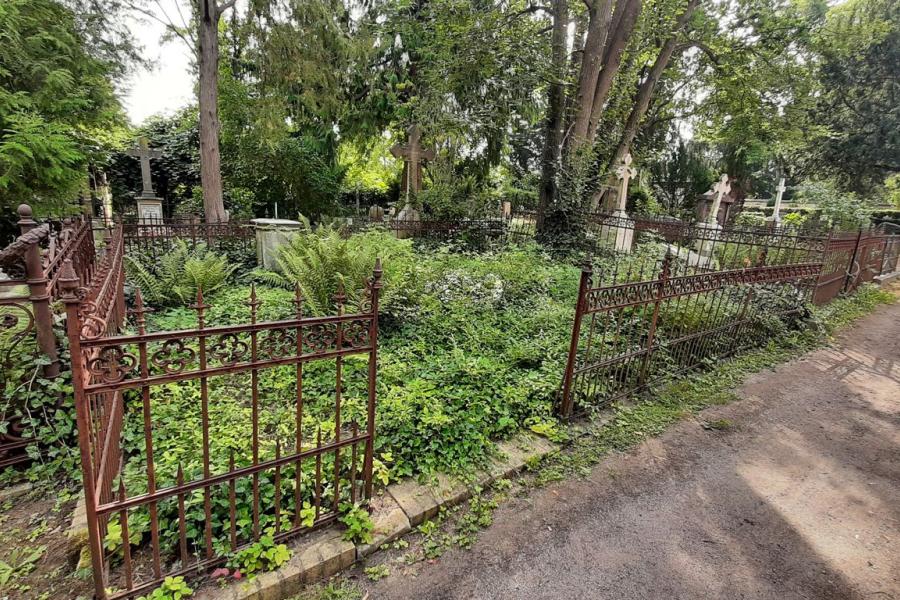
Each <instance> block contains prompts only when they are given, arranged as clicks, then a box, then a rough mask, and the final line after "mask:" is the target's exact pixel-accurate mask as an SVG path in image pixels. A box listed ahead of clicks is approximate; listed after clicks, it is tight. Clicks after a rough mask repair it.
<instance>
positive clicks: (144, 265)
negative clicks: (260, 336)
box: [125, 239, 236, 306]
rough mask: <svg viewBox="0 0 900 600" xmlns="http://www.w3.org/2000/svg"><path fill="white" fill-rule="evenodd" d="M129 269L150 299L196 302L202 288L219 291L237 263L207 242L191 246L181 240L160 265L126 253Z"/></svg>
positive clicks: (134, 282)
mask: <svg viewBox="0 0 900 600" xmlns="http://www.w3.org/2000/svg"><path fill="white" fill-rule="evenodd" d="M125 268H126V271H127V273H128V278H129V279H130V280H131V283H132V284H133V285H134V286H135V287H137V288H140V290H141V294H142V295H143V297H144V299H145V300H146V301H148V302H150V303H151V304H160V305H165V306H170V305H173V304H177V303H186V302H192V301H194V300H195V299H196V298H197V290H199V289H202V290H203V292H204V293H205V294H210V293H212V292H215V291H216V290H218V289H219V288H221V287H222V286H223V285H225V283H226V282H227V281H228V278H229V277H231V275H232V273H234V270H235V268H236V266H235V265H229V264H228V259H227V258H226V257H225V256H222V255H219V254H216V253H214V252H211V251H209V250H208V249H207V248H206V245H205V244H203V243H198V244H197V245H195V246H193V247H191V246H190V245H189V244H188V243H187V242H186V241H184V240H181V239H179V240H176V241H175V246H174V247H173V248H172V250H170V251H169V252H167V253H166V254H165V255H163V256H162V257H161V258H160V259H159V263H158V264H157V265H152V266H151V263H150V261H149V260H148V259H146V258H140V257H134V256H126V257H125Z"/></svg>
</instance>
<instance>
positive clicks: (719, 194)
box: [697, 173, 731, 266]
mask: <svg viewBox="0 0 900 600" xmlns="http://www.w3.org/2000/svg"><path fill="white" fill-rule="evenodd" d="M712 191H713V194H715V195H714V196H713V203H712V206H711V207H710V209H709V214H708V215H707V216H706V223H697V227H699V228H700V229H701V233H702V234H703V235H702V239H700V240H699V241H698V243H697V252H698V253H699V254H700V256H701V257H702V261H701V266H712V265H713V263H714V262H715V256H714V255H713V250H714V248H715V246H716V240H717V239H718V237H719V232H720V231H722V226H721V225H719V221H718V217H719V207H720V206H722V198H724V197H725V194H727V193H729V192H730V191H731V183H729V181H728V175H727V174H726V173H723V174H722V177H720V178H719V181H718V182H717V183H716V185H714V186H713V189H712Z"/></svg>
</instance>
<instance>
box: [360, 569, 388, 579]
mask: <svg viewBox="0 0 900 600" xmlns="http://www.w3.org/2000/svg"><path fill="white" fill-rule="evenodd" d="M363 573H365V574H366V577H368V578H369V581H378V580H379V579H384V578H385V577H387V576H388V575H390V574H391V570H390V569H389V568H388V566H387V565H375V566H373V567H367V568H365V569H363Z"/></svg>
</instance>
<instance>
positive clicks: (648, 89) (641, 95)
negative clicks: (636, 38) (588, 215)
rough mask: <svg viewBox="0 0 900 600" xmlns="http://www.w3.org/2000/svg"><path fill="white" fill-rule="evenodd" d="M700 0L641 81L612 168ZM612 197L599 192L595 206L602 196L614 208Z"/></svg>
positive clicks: (686, 12) (627, 144)
mask: <svg viewBox="0 0 900 600" xmlns="http://www.w3.org/2000/svg"><path fill="white" fill-rule="evenodd" d="M698 2H699V0H690V1H689V2H688V5H687V7H686V8H685V9H684V12H683V13H681V15H679V16H678V20H677V21H676V22H675V27H674V28H673V29H672V35H670V36H669V37H668V38H667V39H666V41H665V42H664V43H663V46H662V48H661V49H660V51H659V54H658V55H657V56H656V61H654V63H653V66H652V67H650V72H649V73H648V74H647V78H646V79H644V81H643V82H642V83H641V86H640V88H638V94H637V98H635V101H634V106H632V108H631V113H630V114H629V115H628V120H627V121H626V122H625V129H624V130H623V131H622V137H621V138H620V139H619V145H618V146H617V147H616V151H615V153H614V154H613V156H612V159H611V160H610V161H609V162H608V163H607V164H608V165H609V167H610V169H612V168H613V167H615V165H617V164H619V162H620V161H621V160H622V158H623V157H624V156H625V155H626V154H627V153H628V151H629V149H630V148H631V143H632V142H633V141H634V138H635V136H636V135H637V132H638V129H639V128H640V125H641V121H642V120H643V118H644V115H645V114H646V113H647V108H649V107H650V100H651V99H652V98H653V90H654V88H656V84H657V83H659V79H660V77H662V74H663V71H665V70H666V67H667V66H669V61H670V60H671V59H672V54H674V52H675V48H676V46H677V44H678V36H679V33H680V32H681V30H682V29H684V26H685V24H686V23H687V22H688V19H690V18H691V14H693V12H694V9H695V8H697V4H698ZM610 197H611V194H603V193H602V192H599V195H595V197H594V206H595V207H596V206H598V205H599V204H600V201H601V198H602V199H603V200H602V202H603V210H604V211H608V210H610V209H611V208H612V207H611V206H610V203H611V202H610Z"/></svg>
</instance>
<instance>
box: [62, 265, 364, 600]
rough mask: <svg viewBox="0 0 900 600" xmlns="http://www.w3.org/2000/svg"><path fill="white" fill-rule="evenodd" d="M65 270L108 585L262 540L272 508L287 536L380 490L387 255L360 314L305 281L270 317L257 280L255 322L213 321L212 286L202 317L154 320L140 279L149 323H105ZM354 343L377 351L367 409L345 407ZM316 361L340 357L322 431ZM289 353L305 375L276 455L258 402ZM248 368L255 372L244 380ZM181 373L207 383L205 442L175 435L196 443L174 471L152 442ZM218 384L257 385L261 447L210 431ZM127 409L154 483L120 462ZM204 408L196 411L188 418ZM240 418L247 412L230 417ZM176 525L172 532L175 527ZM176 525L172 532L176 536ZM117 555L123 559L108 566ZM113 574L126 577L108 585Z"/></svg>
mask: <svg viewBox="0 0 900 600" xmlns="http://www.w3.org/2000/svg"><path fill="white" fill-rule="evenodd" d="M67 266H68V265H67ZM60 282H61V284H62V285H63V289H64V290H65V291H66V296H65V301H66V304H67V313H68V320H69V323H68V335H69V340H70V345H71V349H72V356H73V384H74V389H75V400H76V408H77V418H78V434H79V447H80V450H81V455H82V469H83V478H84V482H85V499H86V506H87V522H88V530H89V531H88V533H89V538H90V549H91V559H92V568H93V573H94V583H95V594H96V597H97V598H101V599H105V598H126V597H132V596H135V595H137V594H140V593H144V592H146V591H148V590H150V589H152V588H154V587H156V586H157V585H159V584H160V583H161V582H162V581H163V579H164V577H165V576H171V575H186V574H195V575H199V574H202V573H204V572H205V570H206V569H208V568H210V567H212V566H215V565H217V564H221V563H222V562H224V561H225V560H226V558H227V556H226V554H228V553H231V552H235V551H238V550H240V549H241V548H242V547H245V546H247V545H249V544H252V543H254V542H256V541H258V540H259V539H260V536H261V535H263V534H264V533H265V532H264V531H262V523H263V521H265V522H267V523H268V522H272V523H273V524H274V525H273V530H272V532H271V533H272V535H273V536H274V538H275V539H276V540H281V539H284V538H287V537H289V536H292V535H295V534H298V533H301V532H304V531H308V530H310V529H312V528H315V527H319V526H322V525H324V524H326V523H330V522H332V521H334V520H335V519H337V517H338V516H339V513H338V510H339V504H340V503H341V502H343V501H345V500H346V501H350V502H356V501H357V500H360V499H363V498H369V497H371V495H372V467H373V443H374V435H375V422H374V419H375V378H376V360H377V347H378V343H377V339H378V295H379V290H380V288H381V266H380V264H376V267H375V271H374V273H373V276H372V278H371V279H370V280H369V281H368V283H367V285H366V290H365V298H366V300H365V301H364V303H363V306H362V307H361V309H360V312H357V313H354V314H344V308H343V306H344V301H345V296H344V294H343V291H340V290H339V291H338V294H337V296H336V297H335V303H336V306H337V314H335V315H334V316H327V317H306V316H304V314H303V298H302V297H301V295H300V293H299V290H297V292H296V294H295V299H294V304H295V314H294V318H291V319H285V320H280V321H265V322H258V321H257V314H258V307H259V306H260V304H261V302H260V301H259V300H258V299H257V296H256V293H255V290H254V291H251V294H250V297H249V299H248V302H247V305H248V307H249V311H250V312H249V315H250V316H249V323H245V324H240V325H228V326H213V327H210V326H207V324H206V316H205V315H206V311H207V310H208V309H209V308H210V306H209V305H208V304H206V302H205V301H204V298H203V295H202V292H201V293H198V296H197V301H196V303H195V304H194V305H193V306H192V307H191V308H192V309H193V310H194V311H196V314H197V326H196V327H195V328H194V329H190V330H181V331H158V332H148V331H147V329H146V314H147V312H148V309H147V308H146V307H145V306H144V304H143V301H142V299H141V296H140V292H138V294H137V297H136V305H135V309H134V311H133V316H134V321H135V323H136V327H137V333H135V334H129V335H104V333H103V332H100V329H101V328H99V327H97V326H95V325H91V324H90V323H88V322H86V321H85V320H84V318H83V316H84V315H83V312H82V311H81V310H80V306H81V304H82V302H81V301H80V297H81V296H82V293H81V292H79V290H78V281H77V278H76V277H74V276H73V273H72V272H71V269H69V270H67V271H66V273H65V276H64V277H62V278H61V279H60ZM98 332H99V333H98ZM354 355H361V356H363V357H365V358H366V360H367V361H368V369H367V383H366V409H365V413H364V418H363V422H362V423H357V422H351V423H346V422H344V420H343V419H342V394H343V393H344V385H345V382H344V376H343V361H344V360H346V358H347V357H350V356H354ZM317 361H319V362H320V361H331V362H332V363H333V364H334V372H335V380H334V381H335V384H334V421H333V430H332V429H329V430H328V431H326V432H323V431H322V429H321V428H319V429H318V431H317V432H316V433H315V434H314V435H313V436H312V437H310V436H309V435H308V434H306V433H305V432H304V430H303V427H302V422H303V406H304V396H303V393H304V387H303V371H304V366H305V365H307V364H309V363H312V362H317ZM285 367H289V368H293V369H294V376H295V378H296V380H295V396H294V404H295V406H294V412H293V415H294V423H293V432H292V433H291V443H290V444H289V445H282V442H281V439H280V438H278V439H277V440H276V441H275V444H274V446H275V451H274V455H267V453H266V451H265V450H266V448H268V447H269V446H268V445H267V446H266V447H265V448H264V446H263V444H262V442H263V440H262V439H261V435H262V434H263V433H264V432H261V431H260V412H261V411H265V410H267V408H268V407H267V406H266V400H267V396H266V394H265V390H262V389H261V387H260V386H261V383H260V381H261V377H262V375H263V374H264V372H265V371H266V370H269V369H277V368H285ZM248 377H249V382H247V381H243V380H244V379H247V378H248ZM169 383H178V384H179V386H180V387H184V386H191V385H194V384H196V385H199V389H200V406H199V411H200V423H199V426H200V428H201V429H202V444H201V447H199V448H191V449H184V448H181V449H173V448H164V449H163V450H162V452H165V453H169V454H171V453H173V452H184V455H183V456H179V457H177V459H178V467H177V469H176V470H174V472H164V471H161V470H158V469H157V467H156V465H157V460H156V459H157V458H159V452H160V451H158V450H156V449H155V446H154V442H155V438H154V410H155V408H154V407H155V406H157V407H158V404H157V403H164V402H166V401H167V399H166V397H165V394H166V390H165V387H164V386H165V385H166V384H169ZM248 383H249V385H247V384H248ZM220 385H224V386H229V389H232V388H233V389H234V391H233V392H232V393H234V394H239V393H243V392H242V391H241V390H249V396H250V413H251V416H250V420H251V423H250V436H251V442H252V446H251V448H252V451H251V453H250V456H235V454H234V450H233V449H229V448H228V447H227V446H225V445H223V444H222V443H220V441H219V440H215V439H211V437H210V425H211V419H213V418H215V415H216V414H217V413H216V410H215V408H216V407H215V405H214V404H213V402H214V398H213V397H212V396H211V393H212V391H213V390H214V389H215V387H216V386H220ZM129 417H131V418H134V419H136V420H137V423H138V428H139V429H141V430H142V436H143V449H142V451H141V452H140V456H139V457H138V458H139V459H140V460H139V463H140V464H142V465H143V466H144V469H145V475H146V489H142V490H137V491H136V492H135V491H129V490H127V489H126V485H125V482H124V478H123V475H122V473H121V470H120V469H121V465H120V463H121V460H122V436H123V428H124V426H125V420H126V419H128V418H129ZM192 419H193V416H192V415H186V416H185V423H188V422H193V421H192ZM232 425H233V426H234V427H238V426H240V424H238V423H234V424H230V423H229V426H232ZM186 426H187V425H186ZM323 433H324V434H325V435H324V439H323ZM288 447H291V449H290V450H288V449H287V448H288ZM223 452H224V453H228V454H229V455H227V456H225V457H224V458H225V459H227V465H228V466H227V467H226V468H224V469H218V470H217V468H216V465H222V464H223V463H224V460H223V456H218V455H217V454H221V453H223ZM192 455H199V456H201V457H202V472H199V473H190V472H187V471H186V470H185V469H183V468H182V463H183V462H184V461H187V460H188V459H190V457H191V456H192ZM348 455H349V456H348ZM132 458H134V457H132ZM348 458H349V460H348ZM304 463H305V464H306V465H307V466H309V465H310V464H314V465H315V468H314V474H311V475H309V477H307V476H306V475H305V473H306V472H305V471H304V469H303V464H304ZM160 464H162V463H160ZM167 464H171V461H169V463H167ZM326 470H330V473H326ZM248 480H249V481H250V489H249V493H250V494H251V497H252V500H251V507H252V514H251V515H250V516H249V517H248V518H249V528H248V527H245V526H244V524H243V523H242V520H243V519H244V517H243V516H242V517H240V519H239V517H238V515H237V509H236V507H237V500H236V493H237V489H238V487H242V486H243V485H244V483H245V482H246V481H248ZM273 481H274V492H273V493H274V496H272V497H271V498H270V497H269V495H268V494H265V495H263V494H262V492H261V486H262V484H263V483H265V484H266V489H267V490H268V489H269V484H270V483H272V482H273ZM198 494H199V495H202V500H199V498H198V497H197V495H198ZM214 506H215V510H214ZM222 506H225V507H227V510H228V517H227V518H225V519H220V518H219V516H220V511H219V508H220V507H222ZM186 507H187V508H186ZM192 507H201V508H196V510H198V511H200V514H199V516H198V517H196V518H195V517H194V516H192V515H189V514H188V513H187V511H188V510H190V511H191V512H192V513H193V512H194V510H195V508H192ZM136 519H140V520H146V519H148V520H149V524H148V525H147V529H148V533H149V540H146V539H145V538H146V536H145V535H142V533H143V532H140V531H139V532H138V534H137V537H138V538H140V541H141V542H143V541H148V546H137V547H136V548H135V549H134V550H132V545H133V537H134V533H135V529H134V527H133V525H134V523H135V520H136ZM130 526H132V527H130ZM196 527H200V532H199V533H197V535H189V533H188V530H189V528H190V529H191V530H193V529H195V528H196ZM176 528H177V534H175V536H174V538H173V537H172V535H170V534H171V533H172V532H174V531H175V530H176ZM111 532H112V533H111ZM166 539H170V540H172V539H174V542H173V543H171V544H167V543H165V540H166ZM110 567H120V568H118V569H117V570H116V571H113V572H110ZM110 588H112V589H113V590H116V591H113V592H110V591H108V590H109V589H110Z"/></svg>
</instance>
